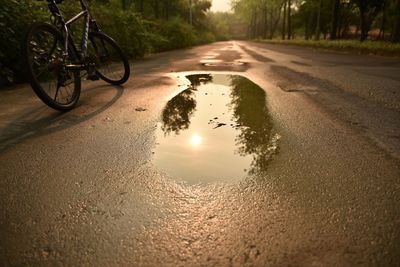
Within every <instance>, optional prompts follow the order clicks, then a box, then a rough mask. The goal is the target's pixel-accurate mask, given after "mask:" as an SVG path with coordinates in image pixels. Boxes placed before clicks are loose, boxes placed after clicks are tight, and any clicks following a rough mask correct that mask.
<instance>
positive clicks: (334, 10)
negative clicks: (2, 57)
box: [330, 0, 340, 40]
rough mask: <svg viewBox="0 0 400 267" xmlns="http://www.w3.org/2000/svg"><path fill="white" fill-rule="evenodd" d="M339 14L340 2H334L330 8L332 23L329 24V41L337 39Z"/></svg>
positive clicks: (336, 0)
mask: <svg viewBox="0 0 400 267" xmlns="http://www.w3.org/2000/svg"><path fill="white" fill-rule="evenodd" d="M339 12H340V0H334V1H333V6H332V22H331V34H330V39H331V40H336V38H337V28H338V20H339Z"/></svg>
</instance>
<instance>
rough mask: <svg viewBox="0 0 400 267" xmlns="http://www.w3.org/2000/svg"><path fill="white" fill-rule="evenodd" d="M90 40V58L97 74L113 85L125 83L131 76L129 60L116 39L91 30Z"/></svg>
mask: <svg viewBox="0 0 400 267" xmlns="http://www.w3.org/2000/svg"><path fill="white" fill-rule="evenodd" d="M89 41H90V45H89V47H88V53H89V58H90V59H91V61H92V62H94V63H95V68H96V73H97V75H98V76H99V77H100V78H101V79H102V80H103V81H105V82H107V83H110V84H113V85H121V84H123V83H125V82H126V81H127V80H128V79H129V76H130V66H129V60H128V58H127V56H126V55H125V53H124V52H123V51H122V49H121V48H120V47H119V46H118V44H117V43H116V42H115V41H114V39H112V38H111V37H109V36H108V35H106V34H104V33H102V32H90V33H89Z"/></svg>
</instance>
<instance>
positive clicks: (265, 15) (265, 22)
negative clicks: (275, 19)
mask: <svg viewBox="0 0 400 267" xmlns="http://www.w3.org/2000/svg"><path fill="white" fill-rule="evenodd" d="M263 14H264V29H263V30H264V31H263V38H264V39H267V36H268V12H267V7H265V8H264V10H263Z"/></svg>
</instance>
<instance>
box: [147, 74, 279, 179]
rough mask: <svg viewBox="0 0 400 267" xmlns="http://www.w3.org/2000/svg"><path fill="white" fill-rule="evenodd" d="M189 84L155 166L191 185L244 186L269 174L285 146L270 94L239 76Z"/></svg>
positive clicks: (170, 112) (173, 105) (168, 110)
mask: <svg viewBox="0 0 400 267" xmlns="http://www.w3.org/2000/svg"><path fill="white" fill-rule="evenodd" d="M187 78H188V79H189V80H190V82H191V84H192V85H191V86H190V87H189V88H188V89H186V90H184V91H182V92H181V93H180V94H178V95H177V96H175V97H173V98H172V99H171V100H170V101H169V102H168V103H167V105H166V107H165V108H164V110H163V113H162V121H161V122H160V123H159V124H158V127H157V132H156V138H157V144H156V147H155V151H154V160H153V163H154V164H155V166H156V167H157V168H159V169H160V170H162V171H164V172H166V173H167V174H169V175H171V176H172V177H174V178H177V179H179V180H184V181H187V182H188V183H189V184H197V183H210V182H214V181H239V180H241V179H243V178H245V177H246V176H248V175H253V174H257V173H259V172H263V171H265V170H266V169H267V167H268V164H269V162H270V160H271V158H272V156H273V154H275V153H276V151H277V149H278V146H277V143H278V140H279V136H278V135H277V134H274V133H273V131H272V122H271V116H270V114H269V112H268V109H267V106H266V94H265V91H264V90H263V89H261V88H260V87H259V86H257V85H256V84H254V83H253V82H251V81H250V80H248V79H246V78H244V77H241V76H236V75H222V74H215V75H214V74H213V75H210V74H202V75H190V76H187Z"/></svg>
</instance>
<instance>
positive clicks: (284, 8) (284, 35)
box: [282, 0, 287, 40]
mask: <svg viewBox="0 0 400 267" xmlns="http://www.w3.org/2000/svg"><path fill="white" fill-rule="evenodd" d="M286 9H287V0H285V2H284V3H283V22H282V40H285V39H286V38H285V37H286Z"/></svg>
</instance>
